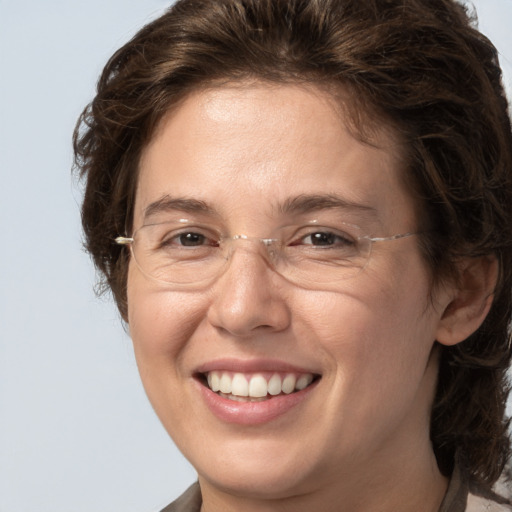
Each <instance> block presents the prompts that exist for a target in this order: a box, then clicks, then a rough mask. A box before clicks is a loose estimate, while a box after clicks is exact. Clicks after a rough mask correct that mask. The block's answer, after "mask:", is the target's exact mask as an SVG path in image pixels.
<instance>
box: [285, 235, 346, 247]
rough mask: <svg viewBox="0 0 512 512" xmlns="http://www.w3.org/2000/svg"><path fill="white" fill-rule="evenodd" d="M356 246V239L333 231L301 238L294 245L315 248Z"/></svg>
mask: <svg viewBox="0 0 512 512" xmlns="http://www.w3.org/2000/svg"><path fill="white" fill-rule="evenodd" d="M354 244H355V241H354V239H353V238H351V237H350V236H349V235H343V234H341V233H334V232H332V231H315V232H313V233H309V234H307V235H305V236H303V237H301V238H300V239H299V240H297V241H296V242H294V243H293V244H292V245H311V246H314V247H333V248H340V247H347V246H353V245H354Z"/></svg>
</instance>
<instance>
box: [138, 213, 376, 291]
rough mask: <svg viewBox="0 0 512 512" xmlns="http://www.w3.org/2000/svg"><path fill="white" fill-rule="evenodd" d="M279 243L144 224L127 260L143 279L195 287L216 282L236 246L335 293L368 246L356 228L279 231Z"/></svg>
mask: <svg viewBox="0 0 512 512" xmlns="http://www.w3.org/2000/svg"><path fill="white" fill-rule="evenodd" d="M284 232H285V233H288V235H287V236H286V237H285V238H284V239H283V240H276V239H254V238H250V237H245V236H240V235H238V236H235V237H233V238H227V239H223V240H221V239H220V237H218V236H215V235H214V234H213V230H208V229H202V228H201V229H197V228H194V229H189V228H184V226H183V225H182V224H176V223H162V224H154V225H147V226H144V227H142V228H140V229H139V230H138V231H137V232H136V233H135V234H134V244H133V255H134V258H135V261H136V262H137V265H138V266H139V268H140V269H141V270H142V272H143V273H144V274H146V275H147V276H149V277H151V278H153V279H155V280H157V281H160V282H163V283H167V284H169V285H171V286H172V285H174V286H180V287H181V286H186V287H188V288H201V287H204V286H206V285H207V283H209V282H211V281H213V280H215V279H216V278H217V277H219V276H220V275H221V274H222V272H223V271H224V269H225V267H226V263H227V261H228V260H229V259H230V255H231V254H232V252H233V251H234V250H236V248H237V246H238V244H247V243H256V244H258V245H259V247H260V250H261V248H262V247H264V249H263V250H264V251H266V258H267V260H268V262H269V263H270V265H271V266H272V267H273V268H274V270H275V271H276V272H277V273H279V274H280V275H282V276H283V277H284V278H285V279H287V280H289V281H290V282H292V283H294V284H296V285H298V286H301V287H305V288H311V289H331V288H336V287H337V283H338V282H339V281H342V280H345V279H348V278H351V277H353V276H355V275H356V274H358V273H359V272H360V270H361V269H362V268H363V267H364V266H365V265H366V263H367V261H368V258H369V255H370V249H371V241H370V239H369V238H368V237H366V236H364V235H363V234H362V232H361V230H360V229H359V228H358V227H357V226H353V225H350V224H343V223H338V225H337V226H336V227H335V228H333V227H329V228H326V227H321V226H318V225H316V224H315V225H314V226H312V225H308V226H306V227H300V228H297V227H291V228H289V229H288V228H287V229H285V230H284Z"/></svg>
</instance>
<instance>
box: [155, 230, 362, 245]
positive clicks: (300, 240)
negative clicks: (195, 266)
mask: <svg viewBox="0 0 512 512" xmlns="http://www.w3.org/2000/svg"><path fill="white" fill-rule="evenodd" d="M187 236H193V237H195V238H196V239H200V240H197V242H198V243H195V242H194V241H192V243H191V244H190V245H187V244H186V243H184V240H183V237H187ZM315 236H318V239H317V241H319V242H320V243H319V244H315V243H314V238H313V237H315ZM308 238H309V239H311V240H310V242H309V243H305V240H306V239H308ZM208 240H210V242H211V243H201V242H206V241H208ZM324 242H326V243H324ZM340 244H341V245H347V244H348V245H354V244H355V240H354V239H353V238H352V237H350V236H349V235H346V234H345V233H343V234H339V233H336V232H335V231H333V230H329V229H324V230H322V229H315V231H312V232H309V233H307V234H304V235H301V236H299V237H294V240H292V241H291V242H290V243H289V244H288V246H290V247H294V246H299V245H305V246H311V247H329V248H332V247H335V246H338V245H340ZM159 245H160V247H166V246H171V245H176V246H179V247H205V246H210V247H218V246H219V241H216V240H215V239H214V238H211V237H209V236H208V235H205V234H203V233H200V232H198V231H192V230H189V231H183V232H181V233H176V234H174V235H172V236H170V237H164V239H163V240H162V242H161V243H160V244H159Z"/></svg>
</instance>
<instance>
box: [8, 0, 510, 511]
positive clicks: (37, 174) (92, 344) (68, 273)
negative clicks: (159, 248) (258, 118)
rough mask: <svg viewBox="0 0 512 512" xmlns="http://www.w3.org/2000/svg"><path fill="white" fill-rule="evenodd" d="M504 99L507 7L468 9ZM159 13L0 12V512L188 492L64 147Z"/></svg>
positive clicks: (152, 500) (146, 5) (12, 5)
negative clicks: (101, 288) (104, 289)
mask: <svg viewBox="0 0 512 512" xmlns="http://www.w3.org/2000/svg"><path fill="white" fill-rule="evenodd" d="M474 3H475V5H476V8H477V11H478V13H479V17H480V28H481V30H482V31H483V32H484V33H485V34H487V35H488V36H489V37H490V38H491V39H492V40H493V41H494V42H495V44H496V45H497V47H498V48H499V49H500V50H501V53H502V65H503V67H504V68H505V71H506V77H505V81H506V85H507V88H508V90H509V96H510V91H511V90H512V35H511V29H510V27H511V26H512V0H478V1H476V2H474ZM166 6H167V2H165V1H163V0H145V1H140V0H88V1H77V0H74V1H64V0H28V1H23V0H0V178H1V180H0V236H1V238H0V512H27V511H34V512H93V511H94V512H145V511H146V512H151V511H154V510H159V507H160V508H161V507H163V506H164V505H165V504H167V503H168V502H169V501H171V499H172V498H174V497H175V496H177V495H178V494H179V493H180V492H181V491H182V490H184V489H185V488H186V487H187V485H188V484H189V483H191V482H193V481H194V479H195V473H194V471H193V469H192V468H191V467H190V466H189V465H188V463H186V461H184V459H183V458H182V456H181V455H180V454H179V453H178V451H177V450H176V448H175V447H174V446H173V445H172V443H171V442H170V441H169V439H168V438H167V435H166V434H165V432H164V430H163V428H162V427H161V426H160V425H159V423H158V421H157V419H156V417H155V416H154V414H153V412H152V410H151V408H150V406H149V404H148V403H147V400H146V398H145V395H144V392H143V390H142V387H141V385H140V383H139V378H138V374H137V370H136V366H135V362H134V359H133V354H132V348H131V343H130V340H129V338H128V336H127V335H126V334H125V333H124V331H123V329H122V327H121V323H120V320H119V317H118V314H117V312H116V310H115V308H114V306H113V305H112V303H111V302H110V301H109V300H108V299H101V300H99V299H97V298H96V297H95V295H94V293H93V284H94V281H95V276H94V270H93V268H92V265H91V263H90V261H89V258H88V256H87V255H85V254H84V253H83V252H82V250H81V234H80V225H79V203H80V190H79V187H78V186H77V185H76V183H74V182H73V180H72V179H71V175H70V167H71V133H72V130H73V127H74V123H75V121H76V119H77V117H78V115H79V113H80V111H81V109H82V108H83V106H84V105H85V104H86V103H87V102H88V101H89V100H90V99H91V98H92V96H93V93H94V85H95V82H96V79H97V77H98V75H99V73H100V71H101V68H102V66H103V64H104V63H105V62H106V60H107V58H108V57H109V56H110V55H111V54H112V53H113V52H114V51H115V50H116V49H117V48H118V47H119V46H120V45H121V44H123V43H124V42H125V41H126V40H128V38H129V37H131V35H133V34H134V33H135V31H136V30H137V29H138V28H140V27H141V26H142V25H143V24H144V23H145V22H147V21H149V20H150V19H152V18H154V17H155V16H157V15H158V14H159V13H161V12H162V11H163V9H164V8H165V7H166Z"/></svg>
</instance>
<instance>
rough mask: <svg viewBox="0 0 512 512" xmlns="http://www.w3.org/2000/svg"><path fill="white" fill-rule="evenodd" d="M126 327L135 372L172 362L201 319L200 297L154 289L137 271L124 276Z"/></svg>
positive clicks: (202, 307)
mask: <svg viewBox="0 0 512 512" xmlns="http://www.w3.org/2000/svg"><path fill="white" fill-rule="evenodd" d="M127 296H128V324H129V329H130V336H131V338H132V341H133V345H134V351H135V356H136V359H137V363H138V365H139V369H140V370H141V373H142V370H143V367H144V366H145V365H148V366H149V365H155V364H159V363H161V364H162V365H167V366H168V365H169V361H176V360H177V359H178V357H179V355H180V353H181V351H182V349H183V347H184V346H185V345H186V343H187V340H188V339H189V338H190V336H191V334H192V332H193V331H194V330H195V329H196V326H197V324H198V322H200V321H201V318H202V317H203V316H204V309H205V308H204V306H203V302H204V298H203V297H201V296H200V294H197V293H194V294H186V293H176V292H171V291H169V290H166V289H164V288H158V286H155V283H153V282H150V281H148V280H147V279H146V278H145V277H144V276H141V275H140V273H139V272H138V271H136V270H135V271H130V272H129V274H128V293H127Z"/></svg>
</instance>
